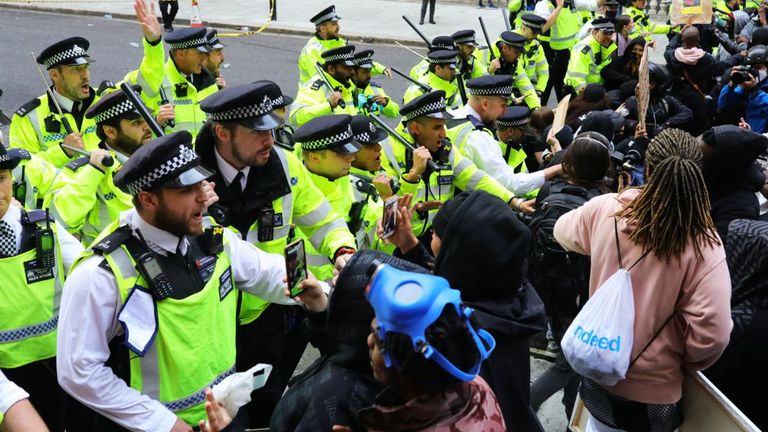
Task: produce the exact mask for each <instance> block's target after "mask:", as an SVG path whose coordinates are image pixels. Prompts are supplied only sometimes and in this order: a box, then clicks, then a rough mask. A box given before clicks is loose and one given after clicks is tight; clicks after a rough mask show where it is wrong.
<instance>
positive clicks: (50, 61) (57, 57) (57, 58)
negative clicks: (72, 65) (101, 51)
mask: <svg viewBox="0 0 768 432" xmlns="http://www.w3.org/2000/svg"><path fill="white" fill-rule="evenodd" d="M87 55H88V53H86V52H85V50H84V49H83V47H81V46H79V45H73V46H72V48H70V49H68V50H66V51H62V52H59V53H56V54H54V55H52V56H51V57H48V58H47V59H45V60H43V66H45V67H46V69H47V68H50V67H51V66H53V65H55V64H58V63H61V62H63V61H65V60H70V59H74V58H78V57H85V56H87Z"/></svg>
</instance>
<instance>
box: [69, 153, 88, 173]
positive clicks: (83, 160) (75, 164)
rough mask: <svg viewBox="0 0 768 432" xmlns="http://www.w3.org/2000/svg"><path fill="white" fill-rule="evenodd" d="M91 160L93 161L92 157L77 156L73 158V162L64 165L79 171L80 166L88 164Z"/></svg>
mask: <svg viewBox="0 0 768 432" xmlns="http://www.w3.org/2000/svg"><path fill="white" fill-rule="evenodd" d="M90 161H91V160H90V158H87V157H85V156H83V157H81V158H77V159H75V160H73V161H72V162H69V163H67V164H66V165H64V166H65V167H67V168H69V169H71V170H72V171H77V170H78V169H80V167H82V166H84V165H88V162H90Z"/></svg>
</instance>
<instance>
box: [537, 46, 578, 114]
mask: <svg viewBox="0 0 768 432" xmlns="http://www.w3.org/2000/svg"><path fill="white" fill-rule="evenodd" d="M541 46H542V47H544V57H546V58H547V63H549V81H547V86H546V87H545V88H544V92H542V93H541V104H542V105H546V104H547V102H549V96H550V94H551V93H552V89H553V88H554V89H555V96H556V97H557V100H558V101H559V100H560V99H562V98H564V97H565V96H566V95H567V94H568V92H567V91H564V89H563V82H564V81H565V73H566V71H567V70H568V61H569V60H570V59H571V50H567V49H566V50H553V49H552V47H550V46H549V43H548V42H542V43H541Z"/></svg>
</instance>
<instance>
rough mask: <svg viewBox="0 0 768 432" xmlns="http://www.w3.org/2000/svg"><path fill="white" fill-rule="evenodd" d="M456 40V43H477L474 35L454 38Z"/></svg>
mask: <svg viewBox="0 0 768 432" xmlns="http://www.w3.org/2000/svg"><path fill="white" fill-rule="evenodd" d="M454 42H455V43H456V45H458V44H468V43H475V38H474V37H472V36H467V37H463V38H458V39H454Z"/></svg>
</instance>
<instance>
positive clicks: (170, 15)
mask: <svg viewBox="0 0 768 432" xmlns="http://www.w3.org/2000/svg"><path fill="white" fill-rule="evenodd" d="M158 4H159V5H160V13H161V14H162V15H163V25H164V26H165V27H166V28H168V27H170V26H171V25H173V20H175V19H176V13H178V12H179V2H178V1H176V0H174V1H160V2H158Z"/></svg>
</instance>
